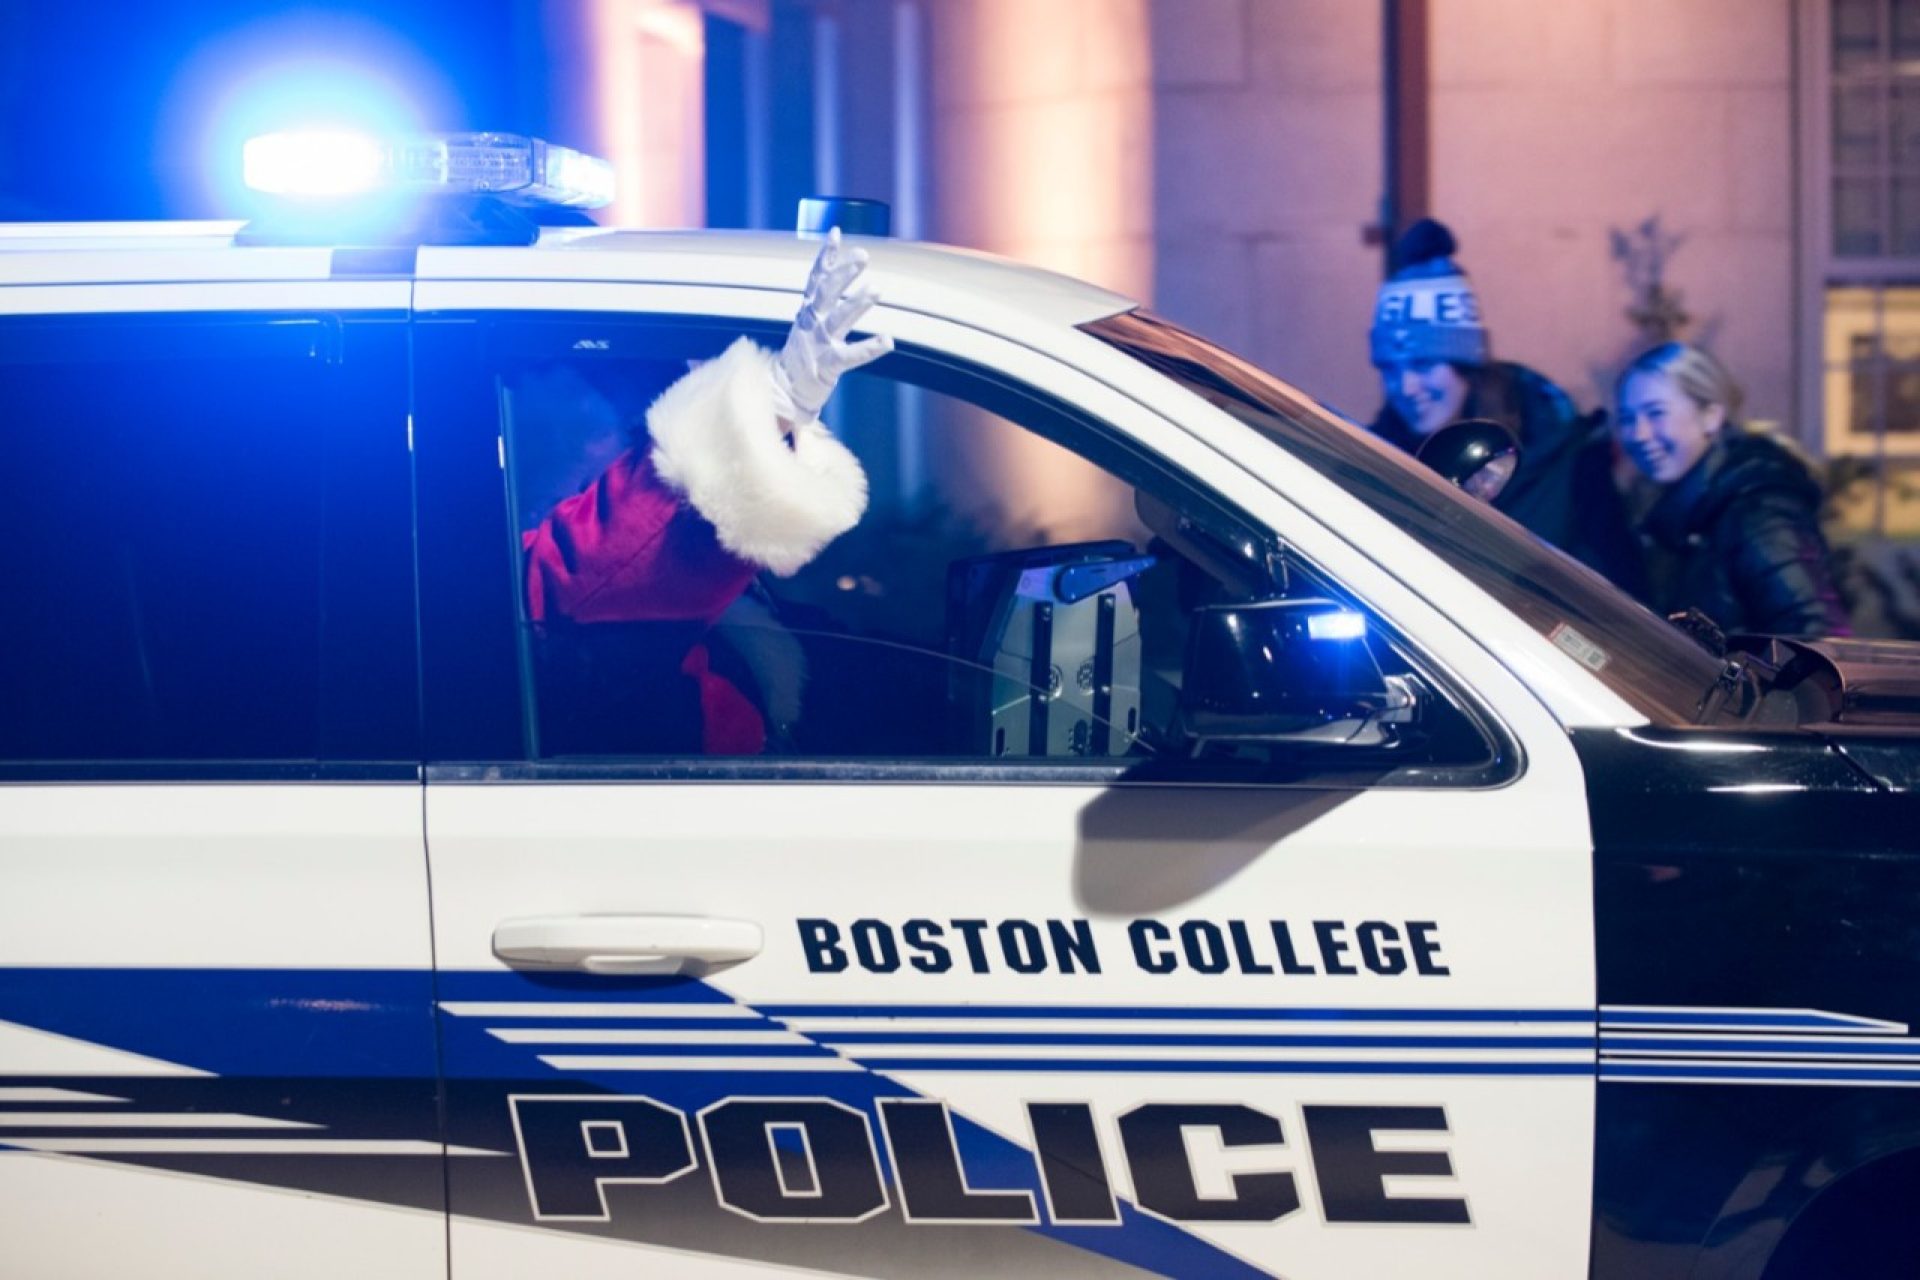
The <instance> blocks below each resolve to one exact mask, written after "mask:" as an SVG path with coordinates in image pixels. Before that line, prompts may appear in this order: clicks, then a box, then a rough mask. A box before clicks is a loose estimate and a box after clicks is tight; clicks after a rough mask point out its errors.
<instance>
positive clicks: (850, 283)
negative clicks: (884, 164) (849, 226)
mask: <svg viewBox="0 0 1920 1280" xmlns="http://www.w3.org/2000/svg"><path fill="white" fill-rule="evenodd" d="M866 269H867V251H866V250H865V249H848V248H845V247H844V246H842V245H841V243H840V228H838V227H835V228H833V230H831V231H829V232H827V242H826V244H824V245H822V246H821V247H820V255H819V256H818V257H816V258H815V259H814V260H813V271H812V272H811V273H810V274H809V275H808V276H807V292H806V296H805V297H803V298H802V299H801V301H800V313H799V314H798V315H796V316H794V318H793V327H792V328H791V329H789V330H788V331H787V344H786V346H784V347H782V348H781V349H780V354H779V356H778V357H776V358H775V360H774V362H773V405H774V411H775V412H776V413H778V414H779V416H780V419H781V421H782V422H784V423H785V424H786V425H787V426H788V427H789V428H797V427H802V426H805V425H806V424H807V423H809V422H812V421H813V420H814V419H816V418H818V417H819V416H820V410H821V409H822V408H823V407H824V406H825V405H826V403H827V397H828V396H830V395H832V394H833V387H834V384H835V383H836V382H838V381H840V375H841V374H843V373H845V372H846V371H847V370H849V369H858V368H859V367H860V366H861V365H863V364H866V363H867V362H869V361H871V360H878V359H879V358H880V357H881V356H883V355H886V354H887V352H889V351H891V350H893V339H892V338H889V337H887V336H886V335H885V334H876V335H874V336H873V337H870V338H862V339H861V340H860V341H858V342H848V341H847V334H848V333H850V332H852V330H853V326H854V325H856V324H858V323H860V317H862V316H864V315H866V314H867V309H868V308H869V307H871V306H873V304H874V303H875V302H877V301H879V299H880V294H879V291H878V290H876V289H874V288H873V287H872V286H871V285H869V284H867V283H865V282H864V281H863V280H862V279H861V275H862V273H863V272H864V271H866Z"/></svg>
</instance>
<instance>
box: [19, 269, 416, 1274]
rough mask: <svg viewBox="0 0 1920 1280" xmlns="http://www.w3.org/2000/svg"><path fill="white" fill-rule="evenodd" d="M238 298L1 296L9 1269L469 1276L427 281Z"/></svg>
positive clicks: (154, 290)
mask: <svg viewBox="0 0 1920 1280" xmlns="http://www.w3.org/2000/svg"><path fill="white" fill-rule="evenodd" d="M238 292H239V293H240V294H246V295H247V296H245V297H241V296H237V295H236V291H235V290H233V289H229V288H225V287H223V286H220V285H202V286H196V287H194V288H192V289H187V288H183V287H173V286H160V285H155V286H127V287H113V288H94V289H87V290H81V289H78V288H74V289H69V290H64V291H63V290H59V289H54V288H52V287H42V288H37V289H27V290H18V291H14V290H0V293H5V294H6V295H7V297H6V298H5V299H0V308H4V309H7V310H9V311H11V312H12V313H11V314H6V315H4V316H0V453H4V455H5V457H6V464H5V466H4V467H0V538H4V541H5V544H6V547H7V554H6V555H5V556H4V557H0V595H3V596H4V598H5V599H6V600H7V601H8V607H7V625H6V626H5V627H4V628H0V882H3V883H4V884H5V886H6V887H5V891H4V892H0V1240H3V1241H4V1244H0V1257H4V1263H0V1271H5V1272H6V1273H7V1274H8V1275H19V1276H45V1277H101V1278H105V1277H121V1276H128V1275H142V1276H195V1277H233V1278H235V1280H240V1278H243V1277H244V1278H248V1280H251V1278H253V1277H259V1276H264V1275H273V1276H314V1277H318V1276H335V1275H341V1274H349V1273H355V1272H358V1273H361V1274H378V1275H382V1276H395V1277H408V1276H413V1277H423V1278H424V1277H428V1276H436V1275H442V1274H444V1269H445V1244H444V1208H443V1199H442V1186H443V1179H442V1173H441V1163H442V1158H443V1157H442V1148H441V1142H440V1134H439V1128H438V1119H437V1111H436V1092H437V1080H436V1067H435V1062H434V1053H433V1048H434V1046H433V1038H432V1023H431V1018H430V987H431V981H432V972H431V959H430V940H429V937H428V914H427V895H426V869H425V861H424V850H423V848H422V835H421V812H420V805H421V787H420V781H419V776H418V770H419V766H418V759H419V756H418V744H417V728H416V726H417V720H418V700H417V690H416V686H417V679H416V675H415V671H416V654H415V644H414V628H413V622H412V618H413V587H412V583H413V573H412V563H411V559H412V557H411V529H410V496H409V484H410V481H409V474H408V448H407V413H406V388H407V379H406V342H405V339H406V324H405V303H406V286H405V285H404V284H403V283H397V284H391V285H387V286H384V287H381V286H374V287H372V288H371V289H369V287H368V286H365V285H357V286H336V285H331V284H327V283H320V284H314V283H307V284H300V283H292V284H283V285H279V286H275V287H273V288H272V289H271V290H262V289H259V288H253V289H252V290H251V291H249V290H240V291H238ZM269 292H270V293H271V295H272V297H273V300H274V310H272V311H260V310H257V308H258V306H259V304H260V300H261V298H262V296H263V294H265V293H269ZM20 308H25V309H26V312H27V313H25V314H23V313H21V312H20ZM76 308H87V309H91V310H93V311H95V312H98V313H96V314H45V312H68V313H71V312H73V311H74V310H75V309H76ZM36 311H37V312H41V313H40V314H34V312H36ZM289 1193H294V1194H289Z"/></svg>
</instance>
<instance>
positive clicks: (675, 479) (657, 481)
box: [521, 338, 867, 755]
mask: <svg viewBox="0 0 1920 1280" xmlns="http://www.w3.org/2000/svg"><path fill="white" fill-rule="evenodd" d="M773 359H774V357H773V355H772V353H770V352H767V351H765V350H763V349H761V348H760V347H758V346H756V345H754V344H753V343H752V342H750V341H748V340H747V339H745V338H741V339H740V340H738V341H737V342H735V343H734V344H733V345H732V346H731V347H728V348H727V350H726V351H725V353H723V354H722V355H721V356H719V357H718V358H717V359H714V360H709V361H707V362H706V363H705V364H702V365H700V366H698V367H697V368H695V369H693V370H692V371H691V372H689V373H688V374H687V375H686V376H685V377H683V378H681V379H680V380H679V381H678V382H676V383H674V384H673V385H672V386H671V387H668V388H667V390H666V391H665V392H663V393H662V394H661V396H660V398H659V399H658V400H656V401H655V402H654V403H653V407H652V408H650V409H648V410H647V435H648V441H647V443H645V444H642V445H638V446H635V447H634V448H632V449H629V450H627V451H626V452H625V453H623V454H621V455H620V456H619V457H618V458H616V459H615V460H614V462H613V463H612V465H610V466H609V467H608V468H607V469H606V470H605V471H603V472H602V473H601V474H600V475H599V477H597V478H596V479H595V480H594V481H593V483H592V484H590V485H588V486H587V487H586V488H585V489H584V490H582V491H581V492H580V493H578V494H576V495H574V496H573V497H571V498H568V499H567V500H566V501H564V502H562V503H560V504H559V505H558V506H556V507H555V508H554V509H553V510H552V512H550V513H549V514H548V515H547V517H546V518H545V519H544V520H542V521H541V522H540V524H539V525H538V526H537V527H535V528H533V529H530V530H528V531H526V532H525V533H524V534H523V535H522V539H521V542H522V546H523V548H524V550H525V553H526V575H527V576H526V590H527V611H528V616H529V618H530V619H531V620H532V621H533V622H535V623H536V624H538V623H545V622H552V621H565V622H568V623H572V624H579V625H592V624H596V623H632V622H678V623H692V624H696V629H695V630H694V631H693V632H692V634H694V635H696V636H697V635H698V632H699V630H703V629H704V628H706V627H709V626H711V625H712V624H713V622H714V621H715V620H716V619H717V618H719V616H720V615H721V613H723V612H724V611H725V610H726V609H727V607H728V606H729V605H731V604H732V603H733V602H734V600H736V599H737V598H738V597H739V596H740V594H741V592H743V591H745V590H746V588H747V584H748V583H750V582H751V581H752V580H753V578H754V576H755V575H756V574H758V573H759V572H760V571H761V570H762V569H771V570H772V571H773V572H774V573H776V574H779V575H781V576H783V577H784V576H786V575H789V574H792V573H794V572H796V571H797V570H798V569H799V568H800V567H801V566H803V565H805V564H806V563H807V562H808V561H810V560H812V559H813V558H814V556H816V555H818V554H819V553H820V550H821V549H822V548H823V547H825V546H826V545H827V543H829V542H831V541H832V540H833V539H834V538H836V537H838V536H839V535H840V534H842V533H845V532H846V531H847V530H848V529H851V528H852V527H853V526H854V524H855V523H857V522H858V521H859V519H860V516H861V514H862V513H863V512H864V511H865V510H866V501H867V479H866V474H865V473H864V472H863V471H862V470H861V468H860V463H859V460H858V459H856V458H855V457H854V456H853V454H852V453H851V452H850V451H848V449H847V448H846V446H844V445H842V444H841V443H840V442H839V441H838V440H836V439H834V438H833V436H832V434H831V433H829V432H828V431H827V429H826V428H825V427H824V426H822V425H821V424H820V423H819V422H818V421H813V422H808V423H804V424H802V425H799V426H797V427H795V428H794V429H793V433H792V435H791V437H789V436H788V435H787V434H786V432H785V430H784V429H783V424H782V423H781V421H780V419H779V417H778V415H777V414H776V413H775V410H774V395H773V384H772V379H771V365H772V362H773ZM679 670H680V674H681V675H682V676H684V677H686V678H687V679H689V680H691V681H692V682H693V683H694V685H695V686H696V688H697V691H698V701H699V708H700V720H701V725H700V740H701V745H702V749H703V750H705V751H706V752H708V753H710V754H718V755H750V754H754V753H756V752H759V751H760V750H762V749H763V748H764V747H765V745H766V722H765V720H764V718H763V717H762V716H761V714H760V712H759V711H758V710H757V709H756V708H755V706H754V704H753V702H752V700H751V699H750V698H748V697H747V695H746V694H745V693H744V692H743V691H742V690H741V689H740V688H739V686H738V685H736V684H734V683H733V682H732V681H730V680H728V679H727V678H725V677H724V676H722V675H721V674H719V673H718V672H716V671H714V670H713V669H712V667H711V663H710V654H709V651H708V648H707V645H706V644H705V643H704V642H703V641H700V640H698V639H695V640H694V641H693V642H692V643H691V644H690V646H689V647H688V648H687V649H686V651H685V654H684V657H683V658H682V659H681V661H680V663H679Z"/></svg>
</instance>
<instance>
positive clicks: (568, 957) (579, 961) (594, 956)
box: [493, 915, 765, 974]
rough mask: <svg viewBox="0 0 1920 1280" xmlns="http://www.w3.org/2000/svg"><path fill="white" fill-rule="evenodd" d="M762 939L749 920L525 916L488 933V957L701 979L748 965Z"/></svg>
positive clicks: (546, 965)
mask: <svg viewBox="0 0 1920 1280" xmlns="http://www.w3.org/2000/svg"><path fill="white" fill-rule="evenodd" d="M764 940H765V935H764V934H762V933H761V931H760V926H759V925H757V924H755V923H754V922H753V921H751V920H716V919H714V918H712V917H710V916H624V915H605V916H527V917H523V918H521V919H518V920H502V921H501V922H500V923H499V924H498V925H497V926H495V928H494V931H493V954H495V955H496V956H499V957H500V958H501V959H502V960H505V961H506V962H507V963H508V964H511V965H520V966H525V967H528V968H541V969H583V970H585V971H586V972H588V973H608V974H614V973H638V974H669V973H688V974H701V973H706V972H708V971H710V970H713V969H720V968H724V967H725V966H727V965H730V964H739V963H740V962H741V961H743V960H751V959H753V958H754V957H755V956H757V955H759V954H760V947H761V945H762V943H763V942H764Z"/></svg>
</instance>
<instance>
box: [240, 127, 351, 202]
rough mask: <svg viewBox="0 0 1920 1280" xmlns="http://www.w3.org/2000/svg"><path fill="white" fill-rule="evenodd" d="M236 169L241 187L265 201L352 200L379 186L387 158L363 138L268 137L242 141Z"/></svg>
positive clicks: (326, 134)
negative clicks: (279, 198)
mask: <svg viewBox="0 0 1920 1280" xmlns="http://www.w3.org/2000/svg"><path fill="white" fill-rule="evenodd" d="M241 168H242V172H243V173H244V174H245V177H246V183H247V185H248V186H249V187H251V188H253V189H254V190H255V191H259V192H262V193H263V194H266V195H273V196H353V195H362V194H365V193H366V192H368V191H371V190H373V189H374V188H375V187H376V186H377V185H379V183H380V181H381V176H382V174H383V173H384V172H385V170H386V168H387V154H386V149H385V148H384V147H382V146H381V145H380V143H379V141H378V140H377V139H375V138H373V137H370V136H368V135H366V134H360V133H345V132H339V131H331V130H328V131H322V130H313V131H309V132H304V133H269V134H267V135H265V136H264V137H259V138H249V139H247V145H246V146H245V147H244V148H243V149H242V151H241Z"/></svg>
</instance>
